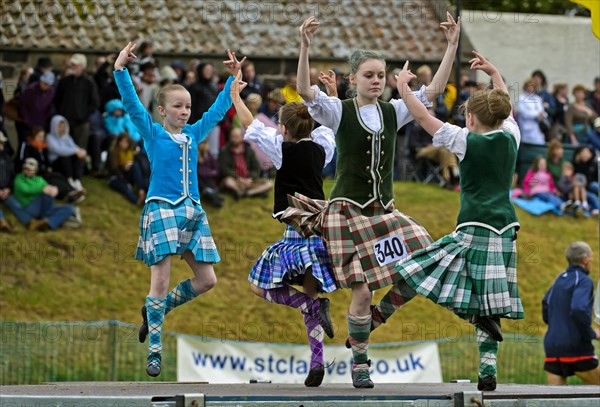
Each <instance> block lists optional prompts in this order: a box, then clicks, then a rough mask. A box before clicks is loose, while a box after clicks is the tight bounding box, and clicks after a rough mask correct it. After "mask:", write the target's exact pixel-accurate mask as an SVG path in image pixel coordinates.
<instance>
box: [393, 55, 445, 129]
mask: <svg viewBox="0 0 600 407" xmlns="http://www.w3.org/2000/svg"><path fill="white" fill-rule="evenodd" d="M416 77H417V76H416V75H415V74H413V73H412V72H411V71H410V70H409V69H408V61H406V63H405V64H404V68H402V71H400V72H399V73H398V74H397V75H396V80H397V81H398V83H397V86H398V92H400V96H401V97H402V100H403V101H404V103H406V107H407V108H408V110H409V111H410V114H411V115H412V116H413V117H414V118H415V120H416V122H417V123H419V125H420V126H421V127H423V128H424V129H425V131H426V132H427V133H429V134H431V135H432V136H433V135H434V134H435V133H436V132H437V131H438V130H439V129H440V128H441V127H442V126H443V125H444V122H442V121H441V120H439V119H438V118H436V117H435V116H432V115H430V114H429V111H428V110H427V108H426V107H425V105H424V104H423V103H422V102H421V101H420V100H419V98H418V97H417V96H415V94H414V93H413V92H412V90H411V89H410V87H409V86H408V83H409V82H410V80H411V79H416Z"/></svg>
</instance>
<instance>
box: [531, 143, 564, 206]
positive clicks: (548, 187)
mask: <svg viewBox="0 0 600 407" xmlns="http://www.w3.org/2000/svg"><path fill="white" fill-rule="evenodd" d="M523 191H524V192H525V195H527V196H529V197H531V198H537V199H540V200H542V201H544V202H549V203H551V204H552V205H554V206H555V207H556V208H560V206H561V205H562V204H563V200H562V199H560V197H559V196H558V195H559V191H558V190H557V189H556V187H555V185H554V180H553V179H552V174H550V172H548V170H547V168H546V159H545V158H544V157H542V156H541V155H540V156H538V157H536V158H535V159H534V160H533V163H532V164H531V168H530V169H529V170H528V171H527V173H526V174H525V178H523Z"/></svg>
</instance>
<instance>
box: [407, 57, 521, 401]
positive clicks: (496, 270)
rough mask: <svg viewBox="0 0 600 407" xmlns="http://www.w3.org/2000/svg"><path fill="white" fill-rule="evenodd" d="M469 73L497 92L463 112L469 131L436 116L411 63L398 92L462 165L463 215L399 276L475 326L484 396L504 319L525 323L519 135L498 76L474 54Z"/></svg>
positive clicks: (481, 94) (474, 99)
mask: <svg viewBox="0 0 600 407" xmlns="http://www.w3.org/2000/svg"><path fill="white" fill-rule="evenodd" d="M473 53H474V54H475V58H473V59H472V60H471V61H470V62H471V69H472V70H481V71H483V72H485V73H487V74H488V75H490V77H491V79H492V82H493V84H494V89H487V90H482V91H478V92H476V93H475V94H474V95H473V96H471V97H470V98H469V100H468V101H467V102H466V103H465V104H464V105H463V108H464V110H465V117H466V124H467V127H466V128H460V127H458V126H454V125H451V124H448V123H443V122H441V121H440V120H438V119H437V118H435V117H433V116H431V115H430V114H429V113H428V111H427V108H426V107H425V106H424V105H423V104H422V103H421V102H420V101H419V100H418V98H416V97H415V96H414V95H413V94H412V92H411V90H410V88H409V87H408V82H409V81H410V80H411V79H413V78H415V75H413V74H412V72H410V71H409V70H408V62H406V64H405V65H404V69H403V70H402V71H401V72H400V73H399V74H398V76H397V78H398V91H399V92H400V95H401V96H402V99H404V101H405V102H406V106H407V107H408V109H409V110H410V112H411V113H412V115H413V117H414V118H415V120H416V121H417V123H419V124H420V125H421V126H422V127H423V128H424V129H425V130H426V131H427V132H428V133H429V134H431V135H433V144H434V145H436V146H444V147H447V148H448V149H449V150H450V151H452V152H453V153H455V154H456V155H457V157H458V159H459V161H460V187H461V188H460V212H459V213H458V220H457V226H456V229H455V231H454V232H453V233H451V234H449V235H447V236H444V237H442V238H441V239H439V240H438V241H436V242H434V243H433V244H432V245H431V246H429V247H427V248H425V249H422V250H419V251H416V252H414V253H412V254H411V255H410V256H408V257H407V258H404V259H402V260H400V262H398V264H397V266H396V267H397V270H398V272H399V273H400V275H401V276H402V278H403V279H405V280H406V281H407V282H408V284H409V285H410V286H411V287H412V288H413V289H414V290H416V291H417V293H419V294H421V295H424V296H426V297H427V298H429V299H430V300H432V301H434V302H436V303H437V304H440V305H442V306H443V307H446V308H448V309H450V310H452V311H453V312H454V313H456V314H457V315H458V316H460V317H461V318H464V319H466V320H469V321H470V322H477V323H476V325H475V326H476V333H477V342H478V345H479V357H480V361H479V382H478V385H477V388H478V389H479V390H486V391H491V390H495V389H496V354H497V352H498V342H499V341H502V333H501V332H500V317H502V318H511V319H522V318H523V317H524V313H523V305H522V304H521V298H520V297H519V289H518V287H517V246H516V238H517V230H518V229H519V220H518V219H517V215H516V213H515V209H514V207H513V204H512V203H511V201H510V196H509V193H510V188H511V184H512V179H513V174H514V173H515V167H516V161H517V150H518V148H519V143H520V140H521V133H520V131H519V127H518V126H517V123H516V122H515V120H514V119H513V118H512V116H511V111H512V105H511V102H510V97H509V95H508V89H507V88H506V85H505V84H504V81H503V80H502V76H501V75H500V73H499V72H498V70H497V69H496V68H495V67H494V66H493V65H492V64H491V63H490V62H489V61H487V60H486V59H485V58H484V57H483V56H481V55H480V54H478V53H477V52H473ZM492 157H493V159H492ZM483 328H487V329H483Z"/></svg>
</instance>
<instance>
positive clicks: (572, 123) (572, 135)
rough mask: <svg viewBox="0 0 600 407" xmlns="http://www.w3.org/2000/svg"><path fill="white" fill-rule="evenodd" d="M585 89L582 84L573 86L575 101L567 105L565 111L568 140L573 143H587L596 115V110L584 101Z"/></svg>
mask: <svg viewBox="0 0 600 407" xmlns="http://www.w3.org/2000/svg"><path fill="white" fill-rule="evenodd" d="M585 96H586V89H585V87H584V86H583V85H575V86H574V87H573V97H574V98H575V101H574V102H573V103H571V104H570V105H569V108H568V109H567V112H566V113H565V123H566V126H567V131H568V132H569V141H570V143H571V144H573V145H576V146H577V145H581V144H585V143H587V140H588V135H589V133H590V132H591V131H592V127H591V126H592V123H593V121H594V119H595V118H596V117H597V114H596V112H595V111H594V110H593V109H592V108H591V107H589V106H588V105H587V104H586V103H585Z"/></svg>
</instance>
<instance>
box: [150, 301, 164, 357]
mask: <svg viewBox="0 0 600 407" xmlns="http://www.w3.org/2000/svg"><path fill="white" fill-rule="evenodd" d="M166 305H167V300H166V298H153V297H146V313H147V315H148V333H149V334H150V340H149V342H148V354H149V355H157V354H161V352H162V342H161V340H160V333H161V331H162V324H163V319H164V317H165V308H166Z"/></svg>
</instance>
